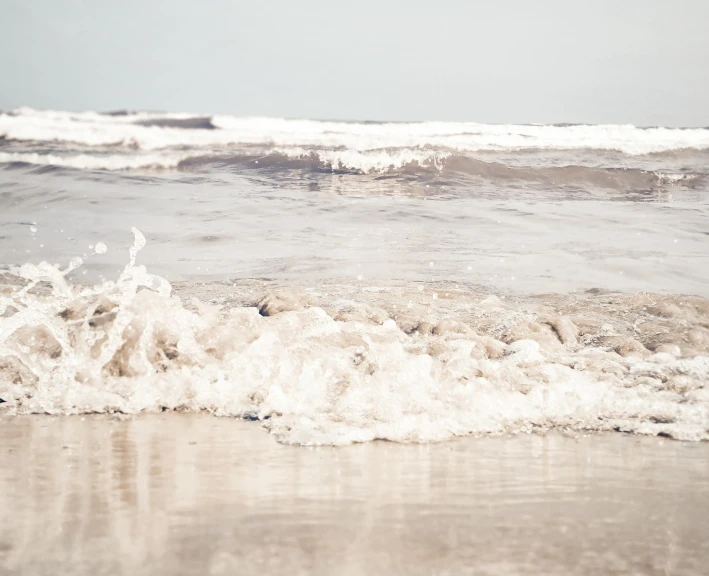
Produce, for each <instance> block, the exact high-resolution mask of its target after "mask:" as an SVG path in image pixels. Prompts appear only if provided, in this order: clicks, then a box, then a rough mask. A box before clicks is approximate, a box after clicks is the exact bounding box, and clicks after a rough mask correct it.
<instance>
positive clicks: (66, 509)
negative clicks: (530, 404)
mask: <svg viewBox="0 0 709 576" xmlns="http://www.w3.org/2000/svg"><path fill="white" fill-rule="evenodd" d="M0 434H1V435H2V438H3V440H4V441H3V443H2V448H0V450H1V451H2V454H1V456H2V460H0V517H1V518H2V522H1V523H0V573H2V574H6V575H8V576H15V575H20V574H22V575H25V574H52V575H57V574H72V575H83V574H87V575H88V574H91V575H94V574H136V575H141V574H146V575H147V574H150V575H162V574H165V575H168V574H169V575H174V574H252V573H253V574H283V573H286V572H287V573H289V574H323V575H325V574H327V575H330V574H345V575H349V574H382V573H392V574H451V575H453V574H456V575H457V574H491V575H492V574H495V575H499V574H546V575H555V574H559V575H569V574H686V575H695V574H701V573H703V570H705V568H706V565H707V562H709V523H708V522H707V518H708V517H709V444H707V443H691V444H689V443H680V442H674V441H668V440H664V439H660V438H645V437H630V436H622V435H602V436H593V437H577V438H573V437H564V436H559V435H549V436H535V435H531V436H527V435H523V436H517V437H512V438H483V439H470V438H469V439H462V440H457V441H452V442H446V443H441V444H429V445H401V444H395V443H388V442H375V443H368V444H363V445H355V446H350V447H345V448H302V447H293V446H287V445H281V444H278V443H277V442H276V441H275V440H274V439H273V437H271V436H269V435H268V434H265V433H264V432H263V430H261V429H260V427H258V426H256V425H253V424H251V423H245V422H242V421H238V420H233V419H221V418H214V417H210V416H208V415H195V414H191V415H189V414H174V413H170V414H164V415H142V416H139V417H136V418H126V419H116V418H110V417H99V416H94V417H89V416H87V417H60V418H54V417H47V416H23V417H12V416H9V415H4V416H2V418H1V419H0Z"/></svg>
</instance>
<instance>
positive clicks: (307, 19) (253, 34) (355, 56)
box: [0, 0, 709, 126]
mask: <svg viewBox="0 0 709 576" xmlns="http://www.w3.org/2000/svg"><path fill="white" fill-rule="evenodd" d="M0 14H1V15H2V17H1V18H0V109H5V110H7V109H12V108H17V107H20V106H30V107H33V108H50V109H63V110H76V111H79V110H97V111H108V110H117V109H141V110H168V111H175V112H178V111H184V112H196V113H207V114H217V113H218V114H233V115H238V116H278V117H289V118H314V119H338V120H397V121H405V120H411V121H415V120H445V121H476V122H490V123H552V122H587V123H618V124H635V125H640V126H653V125H665V126H709V105H708V104H707V103H708V102H709V62H708V58H709V33H707V28H706V26H707V22H709V1H707V0H574V1H571V0H534V1H532V0H494V1H493V0H487V1H481V0H437V1H435V2H434V1H431V0H426V1H423V0H408V1H404V0H356V1H349V2H345V1H343V0H297V1H296V0H251V1H248V2H247V1H244V0H239V1H237V0H232V1H228V0H201V1H199V2H198V1H195V0H166V1H161V0H140V1H138V0H83V1H82V0H0Z"/></svg>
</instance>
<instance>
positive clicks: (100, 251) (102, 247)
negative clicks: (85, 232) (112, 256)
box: [94, 242, 108, 254]
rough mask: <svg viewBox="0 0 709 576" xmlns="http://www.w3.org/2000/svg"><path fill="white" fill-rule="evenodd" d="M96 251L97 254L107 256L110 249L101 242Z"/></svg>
mask: <svg viewBox="0 0 709 576" xmlns="http://www.w3.org/2000/svg"><path fill="white" fill-rule="evenodd" d="M94 250H95V251H96V254H105V253H106V251H107V250H108V248H107V247H106V245H105V244H104V243H103V242H99V243H98V244H96V247H95V248H94Z"/></svg>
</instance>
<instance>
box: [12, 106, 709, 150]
mask: <svg viewBox="0 0 709 576" xmlns="http://www.w3.org/2000/svg"><path fill="white" fill-rule="evenodd" d="M0 137H4V138H5V139H7V140H12V141H37V142H63V143H67V144H74V145H82V146H118V147H128V148H131V149H138V150H145V151H151V150H160V149H165V148H180V147H190V148H214V147H219V146H232V145H262V146H271V147H296V146H301V147H306V148H323V149H332V150H340V149H345V150H353V151H357V152H367V151H372V150H380V149H387V148H420V149H427V148H432V149H436V150H450V151H452V152H457V153H465V152H478V151H486V150H490V151H504V150H510V151H513V150H532V149H543V150H583V149H593V150H613V151H618V152H621V153H623V154H627V155H645V154H657V153H664V152H671V151H676V150H683V149H694V150H706V149H709V130H706V129H703V128H695V129H677V128H636V127H634V126H630V125H605V126H601V125H599V126H589V125H552V126H548V125H490V124H477V123H472V122H418V123H357V122H321V121H312V120H286V119H282V118H236V117H233V116H211V117H206V116H199V115H194V114H167V113H156V112H135V113H127V114H124V115H107V114H100V113H96V112H83V113H73V112H60V111H38V110H32V109H28V108H22V109H18V110H14V111H12V112H10V113H2V114H0Z"/></svg>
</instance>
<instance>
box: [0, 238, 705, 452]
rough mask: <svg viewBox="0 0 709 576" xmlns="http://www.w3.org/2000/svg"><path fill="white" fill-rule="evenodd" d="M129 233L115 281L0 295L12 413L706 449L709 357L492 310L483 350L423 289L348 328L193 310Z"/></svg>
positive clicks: (280, 304) (28, 270)
mask: <svg viewBox="0 0 709 576" xmlns="http://www.w3.org/2000/svg"><path fill="white" fill-rule="evenodd" d="M133 234H134V242H133V245H132V247H131V248H130V251H129V263H128V265H127V266H126V267H125V269H124V270H123V272H122V273H121V274H120V276H119V278H118V279H117V280H116V281H115V282H104V283H102V284H99V285H97V286H93V287H87V286H80V285H75V284H72V283H70V282H69V281H68V280H67V275H68V274H69V273H70V272H73V271H75V270H77V269H78V268H79V267H80V266H81V265H82V262H81V259H78V258H77V259H74V260H72V261H71V263H70V265H69V266H68V267H67V268H66V269H64V270H61V269H59V268H58V267H55V266H50V265H49V264H47V263H46V262H43V263H40V264H38V265H34V264H25V265H23V266H21V267H19V268H17V269H15V270H13V273H14V274H15V277H16V279H17V281H18V283H19V285H17V284H15V285H12V284H9V285H8V286H7V287H5V288H3V289H2V292H0V398H2V399H3V400H4V403H3V404H2V406H3V407H5V408H3V410H11V411H15V412H18V413H49V414H80V413H89V412H121V413H129V414H134V413H138V412H141V411H160V410H165V409H170V410H206V411H210V412H213V413H215V414H217V415H223V416H236V417H246V418H249V419H257V420H260V421H261V422H262V424H263V425H264V426H265V427H266V428H267V429H269V430H270V431H271V432H273V433H274V434H276V435H277V436H278V438H279V439H281V440H283V441H286V442H292V443H299V444H346V443H350V442H360V441H368V440H373V439H377V438H384V439H388V440H394V441H401V442H411V441H415V442H425V441H436V440H444V439H446V438H450V437H452V436H456V435H465V434H500V433H519V432H531V431H535V430H548V429H553V428H563V429H573V430H587V431H603V430H624V431H629V432H635V433H644V434H666V435H671V436H673V437H676V438H680V439H685V440H701V439H709V394H708V393H707V389H706V386H705V384H706V382H707V381H709V358H708V357H707V356H706V355H697V354H696V353H693V354H691V355H690V357H687V358H679V357H678V356H680V355H681V354H680V351H679V349H677V350H675V349H673V348H671V347H670V348H666V349H665V351H663V352H660V353H656V354H653V355H651V354H650V352H648V351H647V350H645V349H644V348H643V349H642V350H640V348H642V346H640V345H638V346H640V347H639V348H633V346H634V345H632V344H631V343H629V342H630V341H627V342H626V341H621V344H617V345H616V344H614V345H613V346H607V345H606V346H604V345H602V344H600V343H599V342H601V341H603V338H606V339H607V338H612V337H614V336H613V327H612V325H611V324H603V325H602V326H601V325H600V324H599V326H601V327H600V328H599V329H598V331H597V334H595V335H590V336H589V335H586V336H584V337H583V338H582V337H581V332H580V330H579V328H578V327H577V326H576V325H575V324H574V323H573V322H572V320H570V319H569V318H568V317H565V316H559V317H553V318H551V319H549V320H546V322H547V324H543V323H542V324H540V323H539V322H541V320H540V321H538V322H536V323H533V322H530V321H528V320H526V319H525V317H523V316H521V315H520V314H519V313H517V312H510V311H509V310H505V309H504V305H503V304H502V302H501V301H500V300H499V299H497V298H494V297H491V298H487V299H482V298H479V299H478V300H477V301H476V304H475V306H477V307H478V309H479V310H480V311H484V310H491V311H492V312H491V316H489V317H494V318H498V319H500V320H499V322H502V323H503V324H504V325H500V326H497V327H495V326H492V327H490V328H489V330H488V332H487V333H481V332H479V331H478V330H479V327H478V330H476V329H474V328H473V327H472V326H471V325H469V324H466V323H465V322H462V321H460V319H456V318H455V317H453V318H443V319H440V318H439V319H437V320H436V319H431V318H430V317H429V316H426V315H425V314H424V313H423V312H421V309H420V308H419V305H418V304H417V305H416V306H414V305H413V303H412V300H413V299H414V298H426V299H427V301H428V302H431V301H433V298H434V297H435V296H438V299H437V300H435V302H436V306H439V305H443V304H442V303H441V300H442V298H441V297H440V294H439V293H437V292H427V293H423V292H421V293H420V292H419V291H418V290H417V289H413V291H412V292H411V293H409V294H406V295H403V297H397V299H396V303H395V304H394V305H393V308H397V306H398V304H401V303H402V302H407V301H408V305H407V306H406V307H405V310H406V314H398V313H393V312H391V311H389V312H387V311H386V310H385V309H376V310H375V309H369V308H366V306H365V307H362V306H360V307H359V308H357V310H359V312H356V311H354V312H353V311H350V312H343V311H342V310H343V309H342V307H341V306H340V307H339V308H338V306H339V304H338V302H340V300H337V299H335V300H331V301H330V302H329V304H328V306H326V307H323V306H317V305H313V304H312V303H311V302H310V301H309V300H308V298H307V297H306V296H303V295H302V294H298V293H297V292H292V291H290V292H289V291H285V292H282V293H278V294H271V295H270V296H268V297H266V298H264V299H263V300H262V301H261V302H260V303H259V305H258V306H257V307H255V306H246V307H244V306H237V307H234V308H231V309H228V310H227V309H222V308H220V307H219V306H214V305H207V304H204V303H202V302H200V301H199V300H196V299H193V300H192V301H190V302H188V303H183V301H182V300H181V299H180V297H179V296H176V295H174V294H173V293H172V287H171V285H170V284H169V283H168V282H167V281H166V280H165V279H163V278H160V277H158V276H154V275H151V274H149V273H148V272H147V270H146V269H145V267H144V266H140V265H136V260H137V256H138V253H139V251H140V250H141V249H142V248H143V247H144V246H145V243H146V241H145V237H144V236H143V235H142V234H141V233H140V231H138V230H137V229H135V228H134V229H133ZM225 290H228V289H227V288H225ZM372 293H374V292H372ZM446 297H448V294H446ZM402 298H403V299H402ZM461 298H462V296H461ZM340 304H341V302H340ZM355 304H356V303H355ZM351 305H352V303H351V302H350V303H349V304H347V306H351ZM467 306H468V308H470V305H469V304H467ZM618 313H619V312H618ZM417 314H418V316H416V315H417ZM481 314H482V312H481ZM486 317H487V316H486ZM543 326H546V328H543ZM694 330H695V331H694V332H692V333H691V334H690V337H691V338H694V340H695V344H694V345H695V347H698V348H697V349H698V350H704V348H702V346H704V344H706V342H705V343H704V344H702V342H703V341H702V340H701V338H702V337H703V334H704V332H702V331H701V330H699V329H698V328H697V329H694ZM623 342H625V343H623ZM697 342H698V343H697ZM623 346H625V348H624V347H623ZM643 351H644V352H643Z"/></svg>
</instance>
